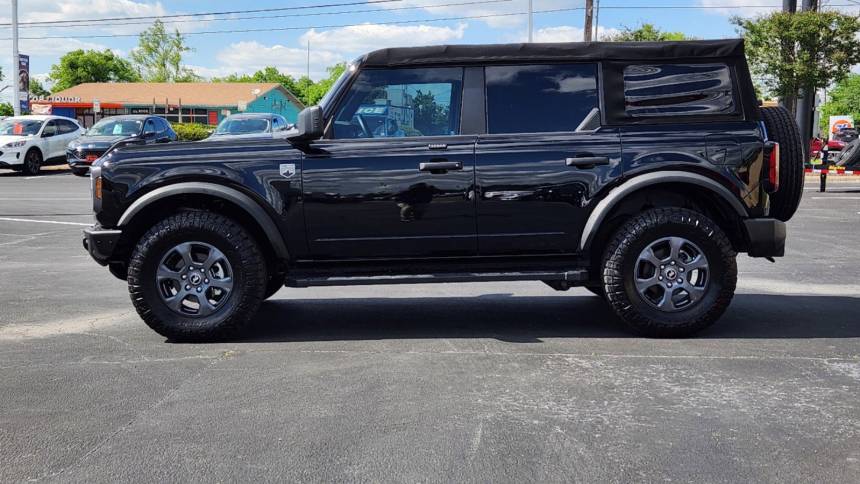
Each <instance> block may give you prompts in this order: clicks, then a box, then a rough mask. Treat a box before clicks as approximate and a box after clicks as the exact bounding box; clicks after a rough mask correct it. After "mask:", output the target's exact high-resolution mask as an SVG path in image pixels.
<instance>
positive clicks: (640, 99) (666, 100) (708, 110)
mask: <svg viewBox="0 0 860 484" xmlns="http://www.w3.org/2000/svg"><path fill="white" fill-rule="evenodd" d="M624 110H625V112H626V113H627V115H628V116H631V117H653V116H701V115H720V114H734V113H735V112H736V111H737V109H736V104H735V101H734V95H733V92H732V76H731V71H730V70H729V67H728V66H727V65H726V64H651V65H632V66H626V67H625V68H624Z"/></svg>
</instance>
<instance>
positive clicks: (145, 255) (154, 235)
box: [128, 211, 267, 341]
mask: <svg viewBox="0 0 860 484" xmlns="http://www.w3.org/2000/svg"><path fill="white" fill-rule="evenodd" d="M264 260H265V259H264V257H263V255H262V252H261V251H260V247H259V246H258V244H257V242H256V240H254V238H253V236H252V235H251V234H250V233H249V232H248V231H247V230H245V229H244V228H243V227H242V226H241V225H239V224H238V223H236V222H235V221H233V220H232V219H230V218H228V217H225V216H223V215H218V214H215V213H210V212H205V211H188V212H182V213H179V214H176V215H173V216H170V217H168V218H166V219H164V220H162V221H161V222H159V223H158V224H156V225H155V226H154V227H153V228H152V229H150V230H149V231H148V232H147V233H146V234H145V235H144V236H143V237H142V238H141V239H140V242H138V244H137V247H136V248H135V250H134V253H133V254H132V257H131V261H130V262H129V267H128V287H129V293H130V295H131V300H132V303H133V304H134V306H135V309H137V312H138V314H140V317H141V318H142V319H143V320H144V322H146V324H147V325H149V326H150V327H151V328H152V329H154V330H155V331H156V332H158V333H159V334H161V335H163V336H165V337H167V338H169V339H171V340H175V341H208V340H221V339H225V338H228V337H230V336H234V335H235V334H237V333H238V332H239V331H240V330H241V329H242V328H243V327H244V326H245V325H246V324H247V323H248V322H249V321H250V319H251V318H252V317H253V315H254V313H256V311H257V308H258V307H259V305H260V302H261V301H262V299H263V295H264V291H265V289H266V279H267V276H266V265H265V263H264Z"/></svg>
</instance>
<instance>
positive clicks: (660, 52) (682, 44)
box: [359, 39, 744, 67]
mask: <svg viewBox="0 0 860 484" xmlns="http://www.w3.org/2000/svg"><path fill="white" fill-rule="evenodd" d="M743 55H744V41H743V39H726V40H683V41H673V42H563V43H530V44H487V45H434V46H427V47H396V48H390V49H380V50H375V51H373V52H371V53H369V54H366V55H365V56H364V57H363V58H361V59H359V62H360V63H361V64H362V65H364V66H369V67H390V66H402V65H418V64H469V63H476V64H480V63H498V62H522V61H538V60H540V61H567V60H571V61H577V60H604V59H605V60H656V59H694V58H695V59H700V58H726V57H741V56H743Z"/></svg>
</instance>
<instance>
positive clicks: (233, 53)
mask: <svg viewBox="0 0 860 484" xmlns="http://www.w3.org/2000/svg"><path fill="white" fill-rule="evenodd" d="M313 45H314V44H313V43H312V44H311V63H310V64H311V78H315V79H316V78H320V77H322V76H323V75H324V74H325V68H326V67H328V66H330V65H332V64H336V63H338V62H340V61H342V60H344V58H343V57H342V56H340V55H338V54H336V53H334V52H331V51H328V50H325V49H322V48H320V49H315V48H313ZM307 56H308V52H307V49H304V48H300V47H288V46H284V45H278V44H276V45H264V44H261V43H259V42H256V41H244V42H236V43H233V44H230V46H229V47H227V48H226V49H223V50H222V51H220V52H219V53H218V54H217V55H216V56H215V58H216V60H217V61H218V65H217V66H216V67H211V68H207V67H195V66H191V67H192V69H194V70H195V71H196V72H197V73H198V74H200V75H201V76H204V77H216V76H225V75H228V74H233V73H236V74H250V73H253V72H256V71H258V70H260V69H263V68H264V67H267V66H274V67H277V68H278V70H280V71H281V72H284V73H286V74H290V75H292V76H294V77H300V76H303V75H305V73H306V71H307V62H308V57H307Z"/></svg>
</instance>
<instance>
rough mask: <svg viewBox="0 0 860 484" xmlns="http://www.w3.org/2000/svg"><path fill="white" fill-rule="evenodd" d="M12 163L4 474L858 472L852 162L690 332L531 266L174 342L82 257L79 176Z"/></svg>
mask: <svg viewBox="0 0 860 484" xmlns="http://www.w3.org/2000/svg"><path fill="white" fill-rule="evenodd" d="M51 173H52V174H48V175H44V176H39V177H23V176H17V175H12V174H6V173H0V482H16V481H25V480H40V481H64V482H65V481H95V482H115V481H119V480H123V481H144V482H156V481H168V480H169V481H195V482H199V481H207V482H211V481H235V480H252V479H259V480H265V481H299V480H301V481H335V480H337V481H481V482H532V481H585V482H595V481H663V480H672V481H707V482H739V481H746V482H750V481H754V482H810V481H812V482H857V481H858V480H860V398H858V397H860V316H858V312H860V311H858V310H860V278H858V276H860V244H858V239H860V237H858V236H860V182H850V181H848V182H844V183H830V184H829V185H828V186H829V189H828V192H827V193H823V194H821V193H818V192H817V191H815V187H814V186H812V185H808V188H807V191H806V192H805V197H804V200H803V202H802V205H801V208H800V210H799V212H798V215H797V216H796V217H795V218H794V219H793V220H792V221H791V222H790V223H789V241H788V248H787V254H786V257H785V258H783V259H780V260H778V261H777V263H776V264H771V263H769V262H767V261H764V260H757V259H756V260H754V259H750V258H748V257H746V256H741V257H740V258H739V269H740V280H739V284H738V294H737V296H736V297H735V299H734V301H733V303H732V305H731V307H730V308H729V310H728V312H727V313H726V315H725V316H724V317H723V319H722V320H721V321H720V322H719V323H718V324H717V325H716V326H714V327H713V328H711V329H709V330H707V331H705V332H703V333H701V335H700V336H699V337H696V338H691V339H679V340H653V339H644V338H638V337H632V336H631V335H629V334H628V333H626V332H625V331H624V330H623V329H621V328H620V327H619V324H618V323H617V321H616V320H615V319H614V317H613V316H612V314H611V313H610V311H609V310H608V309H607V308H606V307H605V305H604V303H603V302H602V301H601V300H600V299H599V298H597V297H596V296H592V295H590V293H588V292H586V291H584V290H581V289H575V290H571V291H569V292H555V291H553V290H551V289H550V288H548V287H546V286H544V285H543V284H540V283H492V284H490V283H488V284H459V285H457V284H443V285H416V286H375V287H352V288H313V289H283V290H281V291H280V292H279V293H278V294H277V295H276V296H275V297H274V298H273V300H270V301H267V302H266V303H264V304H263V306H262V309H261V311H260V313H259V315H258V316H257V318H256V320H255V324H254V327H253V328H252V329H251V330H249V331H248V333H247V334H246V335H245V336H244V337H243V338H242V339H241V340H239V341H235V342H230V343H221V344H197V345H193V344H173V343H170V342H166V341H165V340H164V338H162V337H160V336H158V335H157V334H156V333H154V332H152V331H151V330H149V328H147V327H146V326H145V325H144V324H143V323H142V322H141V321H140V320H139V318H138V317H137V315H136V314H135V313H134V312H133V310H132V307H131V304H130V302H129V300H128V296H127V293H126V288H125V285H124V283H123V282H122V281H118V280H116V279H114V278H113V277H112V276H111V275H109V274H108V272H107V270H105V269H104V268H102V267H100V266H98V265H97V264H95V263H94V262H92V261H91V260H90V259H89V257H88V256H87V255H86V254H85V253H84V251H83V249H82V248H81V243H80V230H81V229H82V228H83V226H84V225H86V224H89V223H90V221H91V220H92V216H91V214H90V201H89V195H88V191H87V190H88V184H89V180H88V179H86V178H77V177H73V176H71V175H69V174H68V173H67V172H63V171H57V172H51Z"/></svg>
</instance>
